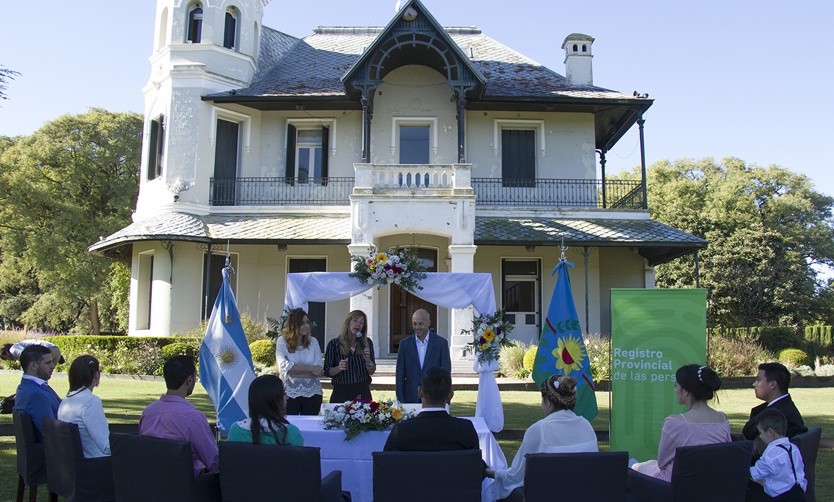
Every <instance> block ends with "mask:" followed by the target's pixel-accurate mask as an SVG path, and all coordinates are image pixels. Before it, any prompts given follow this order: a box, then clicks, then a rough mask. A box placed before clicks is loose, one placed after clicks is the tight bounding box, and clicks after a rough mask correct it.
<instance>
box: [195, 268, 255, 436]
mask: <svg viewBox="0 0 834 502" xmlns="http://www.w3.org/2000/svg"><path fill="white" fill-rule="evenodd" d="M227 263H228V262H227ZM230 271H231V267H229V266H228V265H227V266H226V268H224V269H223V285H222V286H220V292H218V293H217V300H215V302H214V309H213V310H212V311H211V318H210V319H209V323H208V329H206V336H205V338H203V343H202V344H201V345H200V382H201V383H202V384H203V387H204V388H205V389H206V393H208V395H209V398H211V402H212V403H214V409H215V410H216V411H217V427H218V428H219V429H220V431H221V433H222V434H223V435H224V436H225V435H228V434H229V429H230V428H231V426H232V424H233V423H235V422H237V421H238V420H243V419H245V418H246V417H247V415H248V414H249V384H250V383H252V380H254V379H255V369H254V367H253V366H252V353H251V352H250V351H249V345H248V344H247V343H246V335H244V333H243V326H242V325H241V324H240V314H239V313H238V311H237V303H236V302H235V295H234V294H232V288H231V287H229V273H230Z"/></svg>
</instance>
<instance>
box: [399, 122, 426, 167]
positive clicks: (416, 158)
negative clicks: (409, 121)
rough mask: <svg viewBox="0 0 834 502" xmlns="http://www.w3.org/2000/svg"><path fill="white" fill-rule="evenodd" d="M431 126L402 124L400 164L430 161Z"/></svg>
mask: <svg viewBox="0 0 834 502" xmlns="http://www.w3.org/2000/svg"><path fill="white" fill-rule="evenodd" d="M430 129H431V128H430V127H429V126H400V164H428V163H429V135H430V134H429V133H430Z"/></svg>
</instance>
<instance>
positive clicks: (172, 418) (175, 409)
mask: <svg viewBox="0 0 834 502" xmlns="http://www.w3.org/2000/svg"><path fill="white" fill-rule="evenodd" d="M162 374H163V376H164V377H165V386H166V387H167V388H168V392H166V393H165V394H163V395H162V396H161V397H160V398H159V401H155V402H153V403H151V404H149V405H148V406H147V407H146V408H145V409H144V411H142V416H141V418H139V434H140V435H142V436H150V437H155V438H160V439H176V440H179V441H189V442H191V455H192V457H193V458H194V476H197V475H199V474H200V473H201V472H210V473H217V472H219V471H220V468H219V466H220V459H219V456H218V451H217V443H216V442H215V440H214V435H213V434H212V433H211V427H210V426H209V423H208V420H207V419H206V416H205V415H204V414H203V413H202V412H201V411H199V410H197V408H195V407H194V405H193V404H191V403H189V402H188V401H186V400H185V398H186V397H188V396H190V395H191V393H192V392H194V385H196V383H197V368H196V367H195V366H194V360H193V359H192V358H191V357H190V356H176V357H172V358H171V359H169V360H168V361H167V362H166V363H165V366H164V367H163V368H162Z"/></svg>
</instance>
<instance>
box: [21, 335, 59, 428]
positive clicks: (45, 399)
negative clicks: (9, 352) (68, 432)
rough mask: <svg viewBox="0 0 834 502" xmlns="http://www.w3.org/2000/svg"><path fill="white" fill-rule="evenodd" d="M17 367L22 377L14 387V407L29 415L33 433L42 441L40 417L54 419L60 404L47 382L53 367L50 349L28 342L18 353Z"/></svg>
mask: <svg viewBox="0 0 834 502" xmlns="http://www.w3.org/2000/svg"><path fill="white" fill-rule="evenodd" d="M20 367H21V368H22V369H23V378H22V379H21V380H20V385H18V386H17V393H16V394H15V398H14V409H16V410H18V411H22V412H24V413H26V414H27V415H29V416H30V417H31V418H32V423H33V424H34V425H35V436H36V437H37V440H38V441H41V440H42V438H43V428H42V426H41V419H42V418H43V417H50V418H56V417H57V416H58V405H60V404H61V399H60V398H59V397H58V394H56V393H55V391H54V390H52V387H50V386H49V384H48V383H47V381H48V380H49V379H50V378H52V370H54V369H55V362H54V361H53V359H52V352H51V351H50V350H49V349H48V348H47V347H44V346H43V345H29V346H28V347H26V348H25V349H23V351H22V352H21V353H20Z"/></svg>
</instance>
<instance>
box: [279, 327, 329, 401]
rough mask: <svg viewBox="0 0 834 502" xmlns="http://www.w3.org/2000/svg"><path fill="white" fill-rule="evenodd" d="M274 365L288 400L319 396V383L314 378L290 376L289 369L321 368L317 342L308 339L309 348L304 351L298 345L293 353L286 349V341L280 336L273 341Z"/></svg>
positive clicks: (313, 339)
mask: <svg viewBox="0 0 834 502" xmlns="http://www.w3.org/2000/svg"><path fill="white" fill-rule="evenodd" d="M275 363H276V364H277V365H278V373H279V374H280V376H281V380H283V381H284V389H285V390H286V392H287V396H289V397H290V398H296V397H312V396H314V395H316V394H321V393H322V390H321V381H320V380H319V379H318V378H316V377H302V376H298V375H291V374H290V373H289V371H290V369H292V367H293V366H295V365H296V364H301V365H305V366H322V359H321V347H319V341H318V340H316V339H315V338H313V337H310V346H309V347H307V348H306V349H305V348H304V347H303V346H301V345H299V346H298V347H296V349H295V352H292V353H291V352H290V351H289V350H288V349H287V340H286V339H285V338H284V337H283V336H280V337H278V340H276V341H275Z"/></svg>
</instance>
